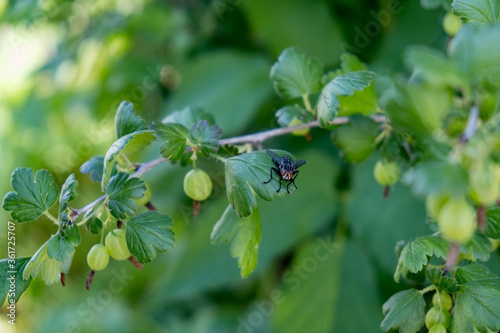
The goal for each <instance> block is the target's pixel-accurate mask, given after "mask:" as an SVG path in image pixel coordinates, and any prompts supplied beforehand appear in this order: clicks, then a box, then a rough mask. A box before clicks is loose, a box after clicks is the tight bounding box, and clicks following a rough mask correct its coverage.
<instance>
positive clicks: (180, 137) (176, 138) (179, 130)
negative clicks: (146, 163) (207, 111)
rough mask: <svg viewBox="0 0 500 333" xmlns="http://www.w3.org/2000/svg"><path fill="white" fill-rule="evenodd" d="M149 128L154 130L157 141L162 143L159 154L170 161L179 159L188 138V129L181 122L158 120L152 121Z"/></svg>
mask: <svg viewBox="0 0 500 333" xmlns="http://www.w3.org/2000/svg"><path fill="white" fill-rule="evenodd" d="M151 128H153V129H154V130H155V131H156V134H157V135H158V138H159V141H160V142H161V143H162V144H161V146H160V153H161V155H162V156H163V157H165V158H168V159H170V160H171V161H177V160H178V159H180V158H181V157H182V154H184V152H185V151H186V147H187V142H186V141H187V139H188V138H189V131H188V129H187V128H186V127H184V126H182V125H181V124H170V123H169V124H163V123H160V122H153V123H152V124H151Z"/></svg>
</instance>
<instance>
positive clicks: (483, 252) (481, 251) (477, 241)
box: [460, 233, 492, 261]
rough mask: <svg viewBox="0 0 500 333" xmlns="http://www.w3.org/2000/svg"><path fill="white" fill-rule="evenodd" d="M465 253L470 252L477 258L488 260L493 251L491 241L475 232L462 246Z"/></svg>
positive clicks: (461, 248)
mask: <svg viewBox="0 0 500 333" xmlns="http://www.w3.org/2000/svg"><path fill="white" fill-rule="evenodd" d="M460 251H461V252H463V253H470V254H472V256H473V257H474V259H475V260H479V261H487V260H488V259H490V253H491V251H492V248H491V243H490V241H489V240H488V238H486V237H485V236H484V235H481V234H477V233H476V234H475V235H474V236H473V237H472V238H471V240H470V241H468V242H467V244H464V245H462V246H461V247H460Z"/></svg>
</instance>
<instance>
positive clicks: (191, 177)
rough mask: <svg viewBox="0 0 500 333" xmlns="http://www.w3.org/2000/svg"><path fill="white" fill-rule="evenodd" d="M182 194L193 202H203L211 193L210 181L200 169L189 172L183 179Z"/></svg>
mask: <svg viewBox="0 0 500 333" xmlns="http://www.w3.org/2000/svg"><path fill="white" fill-rule="evenodd" d="M184 192H185V193H186V195H187V196H188V197H190V198H191V199H193V200H196V201H202V200H205V199H206V198H208V197H209V196H210V193H211V192H212V180H210V177H209V176H208V174H207V173H206V172H205V171H203V170H201V169H194V170H191V171H189V172H188V173H187V174H186V177H184Z"/></svg>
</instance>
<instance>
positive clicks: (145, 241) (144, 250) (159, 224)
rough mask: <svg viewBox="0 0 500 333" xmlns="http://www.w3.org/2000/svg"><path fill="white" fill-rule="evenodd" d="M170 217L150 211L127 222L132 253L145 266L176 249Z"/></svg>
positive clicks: (128, 241)
mask: <svg viewBox="0 0 500 333" xmlns="http://www.w3.org/2000/svg"><path fill="white" fill-rule="evenodd" d="M172 227H173V221H172V219H171V218H170V216H168V215H165V214H162V213H158V212H155V211H148V212H144V213H141V214H139V215H136V216H134V217H133V218H131V219H130V220H129V221H128V222H127V230H126V239H127V246H128V249H129V250H130V253H132V255H133V256H134V257H136V258H137V260H139V261H140V262H141V263H143V264H145V263H148V262H151V261H153V260H154V259H155V258H156V253H162V252H165V251H166V250H169V249H171V248H173V247H174V243H175V238H174V236H175V235H174V232H173V231H172V230H170V228H172Z"/></svg>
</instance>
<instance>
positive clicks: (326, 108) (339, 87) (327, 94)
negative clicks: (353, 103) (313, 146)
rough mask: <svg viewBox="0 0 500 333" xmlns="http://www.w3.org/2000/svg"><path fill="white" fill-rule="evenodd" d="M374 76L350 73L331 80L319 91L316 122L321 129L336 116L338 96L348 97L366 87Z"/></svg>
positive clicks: (338, 104) (363, 73) (372, 74)
mask: <svg viewBox="0 0 500 333" xmlns="http://www.w3.org/2000/svg"><path fill="white" fill-rule="evenodd" d="M374 76H375V74H374V73H371V72H364V71H360V72H350V73H346V74H343V75H339V76H337V77H336V78H334V79H333V80H331V81H330V82H329V83H328V84H327V85H326V86H325V87H324V88H323V90H322V91H321V94H320V96H319V99H318V120H319V124H320V126H321V127H328V126H329V125H330V124H329V122H330V121H332V120H334V119H335V117H336V116H337V113H338V109H339V107H340V100H339V97H338V96H350V95H352V94H354V92H355V91H361V90H363V89H364V88H366V87H368V86H369V85H370V83H371V82H372V80H373V77H374Z"/></svg>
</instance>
